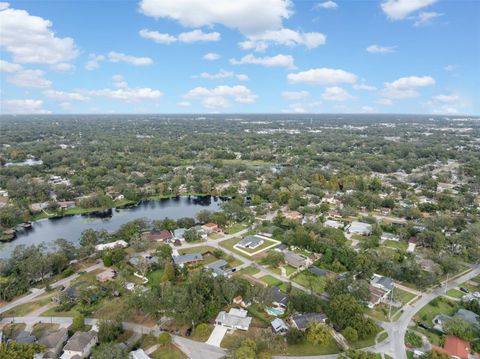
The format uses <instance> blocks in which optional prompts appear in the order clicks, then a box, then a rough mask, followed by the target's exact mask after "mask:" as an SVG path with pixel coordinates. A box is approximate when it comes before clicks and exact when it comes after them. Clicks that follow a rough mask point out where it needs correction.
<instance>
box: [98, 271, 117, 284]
mask: <svg viewBox="0 0 480 359" xmlns="http://www.w3.org/2000/svg"><path fill="white" fill-rule="evenodd" d="M116 275H117V272H116V271H115V270H113V269H112V268H108V269H107V270H105V271H103V272H101V273H98V274H97V275H96V278H97V280H98V281H99V282H100V283H106V282H108V281H111V280H113V279H114V278H115V277H116Z"/></svg>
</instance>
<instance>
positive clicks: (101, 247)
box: [95, 239, 128, 252]
mask: <svg viewBox="0 0 480 359" xmlns="http://www.w3.org/2000/svg"><path fill="white" fill-rule="evenodd" d="M127 247H128V243H127V242H125V241H124V240H122V239H120V240H118V241H115V242H109V243H102V244H97V245H96V246H95V250H96V251H97V252H99V251H104V250H106V249H113V248H127Z"/></svg>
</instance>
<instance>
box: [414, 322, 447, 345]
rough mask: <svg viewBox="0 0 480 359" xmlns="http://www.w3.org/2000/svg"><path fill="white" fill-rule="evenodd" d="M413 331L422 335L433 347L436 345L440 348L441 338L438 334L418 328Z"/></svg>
mask: <svg viewBox="0 0 480 359" xmlns="http://www.w3.org/2000/svg"><path fill="white" fill-rule="evenodd" d="M415 331H416V332H419V333H422V334H424V335H425V336H426V337H427V338H428V341H429V342H430V343H432V344H434V345H437V346H440V347H441V346H442V344H443V338H442V335H441V334H440V333H437V332H433V331H430V330H426V329H423V328H420V327H418V326H417V327H415Z"/></svg>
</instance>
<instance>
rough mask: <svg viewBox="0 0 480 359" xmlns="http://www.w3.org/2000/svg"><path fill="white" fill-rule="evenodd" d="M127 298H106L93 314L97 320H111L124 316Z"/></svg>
mask: <svg viewBox="0 0 480 359" xmlns="http://www.w3.org/2000/svg"><path fill="white" fill-rule="evenodd" d="M125 301H126V298H125V297H120V298H108V297H107V298H104V299H103V300H101V301H100V302H99V303H98V304H97V305H95V307H96V309H95V311H94V312H93V316H94V317H95V318H100V319H111V318H115V317H117V316H122V315H123V314H124V313H125V311H126V305H125Z"/></svg>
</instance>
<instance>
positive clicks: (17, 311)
mask: <svg viewBox="0 0 480 359" xmlns="http://www.w3.org/2000/svg"><path fill="white" fill-rule="evenodd" d="M51 297H52V295H51V294H49V295H48V296H46V297H42V298H40V299H39V300H36V301H34V302H28V303H25V304H21V305H19V306H16V307H15V308H12V309H10V310H9V311H7V312H5V313H4V314H3V316H4V317H24V316H26V315H27V314H28V313H31V312H33V311H34V310H37V309H38V308H41V307H43V306H44V305H47V304H48V303H50V302H51Z"/></svg>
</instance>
